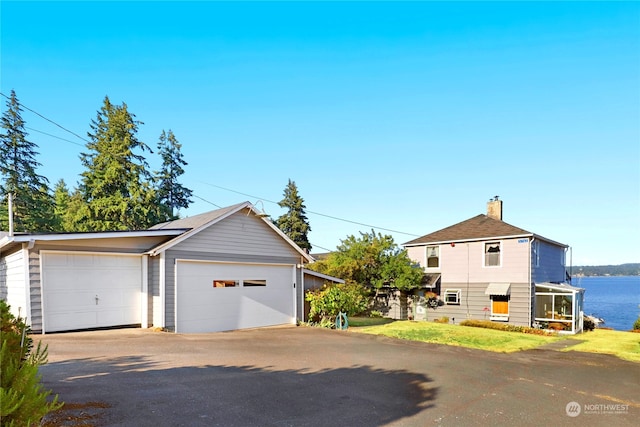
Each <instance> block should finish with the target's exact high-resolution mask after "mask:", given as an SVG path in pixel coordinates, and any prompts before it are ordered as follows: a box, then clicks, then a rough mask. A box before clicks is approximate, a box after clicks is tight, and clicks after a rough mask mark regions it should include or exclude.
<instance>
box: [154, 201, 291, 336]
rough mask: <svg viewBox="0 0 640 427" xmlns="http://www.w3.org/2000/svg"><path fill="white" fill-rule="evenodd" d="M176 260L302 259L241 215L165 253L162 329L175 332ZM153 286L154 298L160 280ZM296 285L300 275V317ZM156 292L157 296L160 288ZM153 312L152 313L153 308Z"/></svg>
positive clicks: (283, 261) (258, 222)
mask: <svg viewBox="0 0 640 427" xmlns="http://www.w3.org/2000/svg"><path fill="white" fill-rule="evenodd" d="M179 259H189V260H202V261H226V262H239V263H245V262H247V263H264V264H290V265H297V264H298V263H299V262H300V261H301V256H300V254H299V253H298V252H297V251H296V250H295V249H294V248H293V247H291V245H289V244H288V243H287V242H286V241H285V240H283V239H282V237H281V236H279V235H278V233H276V232H275V231H274V230H271V229H270V228H269V227H268V226H267V225H266V224H264V222H263V221H262V220H261V219H259V218H256V217H255V216H253V215H250V216H247V214H246V213H242V212H238V213H236V214H234V215H231V216H230V217H228V218H226V219H225V220H224V221H221V222H219V223H216V224H213V225H212V226H210V227H208V228H206V229H204V230H202V231H200V232H199V233H197V234H195V235H193V236H191V237H189V238H188V239H185V240H184V241H182V242H180V243H178V244H176V245H175V246H173V247H172V248H170V249H167V250H166V251H165V271H164V277H165V307H164V309H165V311H164V315H165V325H164V327H165V328H166V329H168V330H175V313H176V306H175V293H176V289H175V282H176V279H175V266H176V261H177V260H179ZM153 283H154V291H153V292H154V295H156V289H155V288H156V287H157V286H159V285H157V284H159V278H158V280H154V282H153ZM298 283H301V277H300V272H299V271H298V273H297V274H296V305H297V306H298V310H297V311H298V316H300V309H301V307H300V305H301V302H302V292H303V290H302V287H301V286H297V284H298ZM157 292H158V295H160V290H159V288H158V289H157ZM153 308H154V312H155V309H156V305H155V304H154V307H153ZM154 319H155V318H154ZM154 322H155V320H154Z"/></svg>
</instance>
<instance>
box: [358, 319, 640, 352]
mask: <svg viewBox="0 0 640 427" xmlns="http://www.w3.org/2000/svg"><path fill="white" fill-rule="evenodd" d="M349 324H350V326H354V325H353V324H352V323H351V320H350V321H349ZM356 324H358V323H357V322H356ZM350 330H351V331H352V332H358V333H365V334H374V335H385V336H388V337H394V338H400V339H406V340H413V341H422V342H429V343H435V344H446V345H457V346H461V347H468V348H475V349H480V350H487V351H495V352H502V353H512V352H516V351H521V350H528V349H532V348H536V347H540V346H541V345H544V344H548V343H552V342H555V341H558V340H564V339H575V340H580V341H582V342H581V343H580V344H577V345H575V346H571V347H568V348H567V349H565V350H564V351H584V352H592V353H606V354H612V355H615V356H617V357H619V358H621V359H625V360H629V361H632V362H640V334H638V333H632V332H621V331H609V330H595V331H592V332H586V333H583V334H579V335H559V336H542V335H531V334H524V333H519V332H504V331H496V330H493V329H483V328H473V327H469V326H459V325H449V324H442V323H435V322H412V321H394V322H391V323H386V324H380V325H375V326H362V327H354V328H352V329H350Z"/></svg>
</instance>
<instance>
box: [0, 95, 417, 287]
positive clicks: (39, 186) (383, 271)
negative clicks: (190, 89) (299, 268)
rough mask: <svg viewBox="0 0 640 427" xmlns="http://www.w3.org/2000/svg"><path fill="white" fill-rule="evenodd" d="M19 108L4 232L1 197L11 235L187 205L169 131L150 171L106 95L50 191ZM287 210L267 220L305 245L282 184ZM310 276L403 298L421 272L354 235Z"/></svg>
mask: <svg viewBox="0 0 640 427" xmlns="http://www.w3.org/2000/svg"><path fill="white" fill-rule="evenodd" d="M21 113H22V108H21V106H20V102H19V101H18V98H17V96H16V93H15V91H13V90H12V91H11V95H10V96H9V97H8V101H7V102H6V110H5V111H4V113H3V114H2V118H1V129H2V132H1V133H0V199H1V200H0V230H8V229H9V215H8V212H9V206H8V197H7V196H8V195H9V194H11V195H12V205H13V206H12V212H13V222H14V231H16V232H27V233H42V232H91V231H117V230H144V229H148V228H149V227H151V226H153V225H155V224H158V223H161V222H166V221H170V220H173V219H177V218H178V217H179V211H180V209H187V208H188V206H189V204H190V203H192V200H191V198H192V196H193V193H192V191H191V190H190V189H188V188H187V187H185V186H184V185H182V184H181V183H180V181H179V178H180V177H181V175H182V174H183V173H184V168H183V167H184V166H186V165H187V162H186V161H185V160H184V158H183V155H182V153H181V147H182V146H181V144H180V143H179V142H178V139H177V138H176V136H175V135H174V133H173V132H172V131H171V130H169V131H165V130H162V131H161V133H160V136H159V138H158V142H157V154H158V155H159V156H160V158H161V160H162V163H161V167H160V170H158V171H151V170H150V168H149V164H148V162H147V158H146V157H145V156H146V155H148V154H152V153H153V152H152V150H151V148H150V147H149V146H148V145H147V144H145V143H144V142H143V141H141V140H140V139H139V138H138V135H137V133H138V129H139V126H140V125H142V124H143V123H142V122H141V121H139V120H137V119H136V116H135V115H134V114H133V113H131V112H130V111H129V109H128V107H127V104H125V103H124V102H123V103H122V104H114V103H112V102H111V100H110V99H109V97H108V96H105V98H104V100H103V103H102V106H101V108H100V109H99V110H98V111H97V114H96V117H95V119H93V120H92V121H91V123H90V125H89V128H90V130H89V131H88V132H87V137H88V141H87V143H86V146H85V150H84V151H83V152H82V153H81V154H80V162H81V164H82V166H83V167H84V170H83V172H82V173H81V174H80V180H79V182H78V183H77V186H76V187H75V188H73V189H70V188H69V187H68V186H67V183H65V182H64V180H62V179H60V180H59V181H58V182H57V183H56V184H55V185H54V186H53V188H51V187H50V183H49V180H48V179H47V178H46V177H45V176H43V175H40V174H39V173H38V168H39V167H40V166H42V165H41V163H40V162H39V161H38V159H37V157H38V155H39V153H38V151H37V150H38V145H37V144H36V143H35V142H33V141H30V140H29V139H28V134H27V132H26V130H25V121H24V120H23V119H22V115H21ZM278 205H279V206H280V207H281V208H285V209H286V212H285V213H284V214H283V215H281V216H280V217H278V218H277V219H275V220H274V224H275V225H276V226H277V227H278V228H280V230H282V231H283V232H284V234H286V235H287V236H288V237H289V238H290V239H291V240H292V241H293V242H294V243H296V244H297V245H298V246H299V247H300V248H302V249H303V250H306V251H311V249H312V246H311V243H310V242H309V239H308V234H309V232H310V231H311V226H310V225H309V220H308V218H307V215H306V212H305V209H306V207H305V205H304V199H303V198H302V197H301V196H300V194H299V192H298V188H297V186H296V184H295V182H294V181H292V180H291V179H289V182H288V183H287V186H286V187H285V190H284V194H283V199H282V200H281V201H280V202H278ZM312 268H314V269H315V270H316V271H319V272H322V273H326V274H329V275H334V276H337V277H341V278H343V279H345V280H346V281H347V282H348V283H352V284H357V285H359V286H363V287H364V288H367V289H380V288H382V287H386V286H390V287H393V288H396V289H400V290H401V292H402V293H403V294H404V296H406V295H407V293H406V292H408V291H410V290H411V289H414V288H416V287H419V286H420V283H421V279H422V269H421V268H419V266H418V265H417V264H415V263H414V262H412V261H411V260H410V259H409V258H408V256H407V254H406V251H403V250H401V249H400V248H399V247H398V246H397V245H396V244H395V242H394V241H393V238H392V237H391V236H383V235H381V234H376V233H375V232H374V231H373V230H372V231H371V233H361V234H360V236H359V237H356V236H353V235H352V236H348V237H347V238H346V239H345V240H343V241H342V242H341V244H340V245H339V246H338V247H337V250H336V251H334V252H333V253H332V254H331V255H329V257H328V258H327V259H325V260H322V261H319V262H316V263H315V264H313V267H312Z"/></svg>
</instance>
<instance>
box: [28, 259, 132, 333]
mask: <svg viewBox="0 0 640 427" xmlns="http://www.w3.org/2000/svg"><path fill="white" fill-rule="evenodd" d="M41 267H42V292H43V311H44V313H43V315H44V325H43V329H44V331H45V332H54V331H68V330H73V329H87V328H101V327H108V326H121V325H134V324H139V323H141V322H140V319H141V301H142V299H141V291H142V260H141V258H140V257H139V256H129V255H111V254H109V255H107V254H78V253H75V254H69V253H43V255H42V266H41Z"/></svg>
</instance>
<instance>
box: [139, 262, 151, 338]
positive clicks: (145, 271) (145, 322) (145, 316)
mask: <svg viewBox="0 0 640 427" xmlns="http://www.w3.org/2000/svg"><path fill="white" fill-rule="evenodd" d="M141 262H142V295H141V301H140V303H141V306H140V315H141V317H142V318H141V319H140V327H141V328H143V329H147V328H148V327H149V255H142V260H141Z"/></svg>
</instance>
